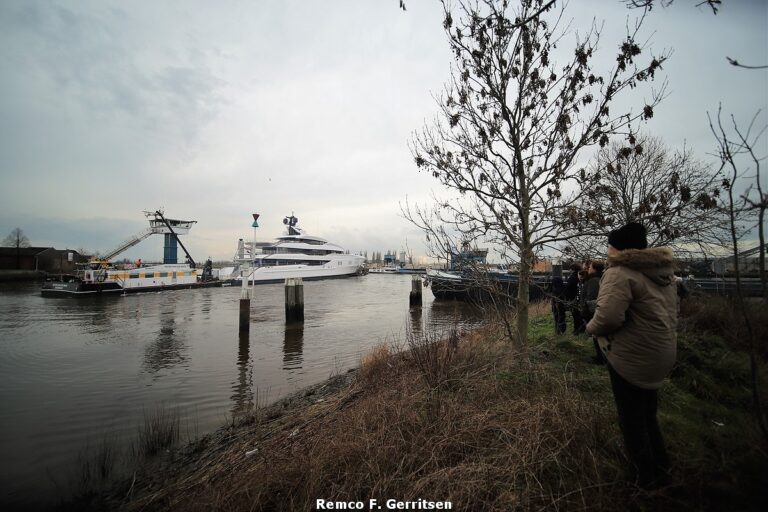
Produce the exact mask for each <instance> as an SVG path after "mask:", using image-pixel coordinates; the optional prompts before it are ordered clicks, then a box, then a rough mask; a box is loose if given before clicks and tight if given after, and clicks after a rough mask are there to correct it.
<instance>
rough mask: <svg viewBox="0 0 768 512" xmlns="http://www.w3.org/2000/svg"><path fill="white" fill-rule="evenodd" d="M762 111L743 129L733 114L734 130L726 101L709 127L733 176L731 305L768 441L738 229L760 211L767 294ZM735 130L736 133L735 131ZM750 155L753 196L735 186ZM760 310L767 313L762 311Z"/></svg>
mask: <svg viewBox="0 0 768 512" xmlns="http://www.w3.org/2000/svg"><path fill="white" fill-rule="evenodd" d="M759 114H760V112H759V111H758V113H757V114H755V116H754V117H753V118H752V121H751V122H750V124H749V126H748V127H747V129H746V131H744V130H741V129H739V126H738V124H737V123H736V120H735V118H734V117H733V115H731V122H732V125H733V126H732V130H733V132H732V133H729V131H728V130H726V128H725V127H724V126H723V122H722V105H721V106H719V107H718V109H717V117H716V119H715V120H713V119H712V117H711V116H710V115H709V113H707V118H708V119H709V127H710V130H712V133H713V134H714V136H715V139H716V141H717V146H718V147H717V156H718V157H719V159H720V166H721V169H723V170H725V171H727V172H728V174H729V177H728V178H726V179H725V180H724V181H723V188H724V189H725V191H726V192H727V195H726V198H725V200H724V202H725V206H726V208H727V211H728V212H729V221H730V222H729V226H730V232H731V242H732V251H733V265H734V274H735V276H736V301H735V303H731V304H730V307H733V308H735V310H736V311H737V312H738V313H741V315H742V317H743V319H744V325H745V326H746V331H747V338H748V339H747V344H748V346H749V359H750V369H751V375H752V398H753V407H754V409H755V416H756V418H757V422H758V425H759V426H760V429H761V431H762V433H763V436H764V438H765V440H766V441H768V420H767V419H766V417H765V414H764V413H763V410H762V399H761V397H760V370H759V360H758V350H759V346H758V339H757V337H756V334H755V330H754V327H753V325H752V309H751V308H749V307H748V305H747V304H746V301H745V300H744V293H743V291H742V288H741V273H740V269H739V247H738V240H739V236H738V233H737V229H736V224H737V212H738V211H739V210H747V211H757V213H758V215H759V221H758V228H759V232H760V233H759V236H760V277H761V283H762V292H763V293H762V295H763V298H765V297H766V289H765V256H764V254H765V239H764V235H763V220H764V218H763V217H764V213H765V208H766V196H765V195H764V194H763V192H762V186H761V185H760V161H761V160H762V158H758V157H757V156H756V154H755V150H754V148H755V145H756V144H757V142H758V141H759V140H760V138H761V137H762V136H763V134H764V133H765V130H766V127H765V126H764V127H762V128H760V129H758V130H757V133H755V132H754V131H753V130H754V129H755V121H756V120H757V117H758V116H759ZM733 134H735V135H733ZM744 157H746V160H747V162H750V163H752V164H754V166H755V176H754V178H756V180H757V191H758V194H759V195H758V198H757V200H753V199H752V198H750V192H751V188H748V189H747V191H746V192H745V193H744V194H741V195H740V196H738V197H737V196H736V195H735V192H734V188H735V186H736V183H737V182H738V181H739V180H740V179H741V178H745V177H746V178H750V177H751V176H749V173H750V172H751V169H750V168H749V167H747V168H745V167H744V165H743V163H742V162H743V160H742V159H743V158H744ZM760 313H763V312H762V311H761V312H760Z"/></svg>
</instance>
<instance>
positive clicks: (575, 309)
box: [571, 304, 584, 334]
mask: <svg viewBox="0 0 768 512" xmlns="http://www.w3.org/2000/svg"><path fill="white" fill-rule="evenodd" d="M571 315H573V334H579V333H582V332H584V318H583V317H582V316H581V308H580V307H579V305H578V304H574V305H572V306H571Z"/></svg>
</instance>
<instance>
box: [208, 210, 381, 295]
mask: <svg viewBox="0 0 768 512" xmlns="http://www.w3.org/2000/svg"><path fill="white" fill-rule="evenodd" d="M298 221H299V219H297V218H296V217H294V216H293V215H291V216H289V217H286V218H285V219H283V224H285V225H286V227H287V228H288V230H287V232H286V234H284V235H283V236H281V237H278V238H277V241H275V242H274V243H271V244H259V243H249V242H244V241H243V240H240V242H239V244H238V248H237V254H236V255H235V262H236V264H243V263H251V262H253V266H254V268H253V269H252V270H251V271H249V272H248V281H249V282H255V283H257V284H258V283H269V282H282V281H283V280H284V279H286V278H289V277H301V278H303V279H325V278H330V277H348V276H353V275H361V274H364V273H366V271H367V270H366V267H365V258H363V257H362V256H358V255H356V254H346V253H345V251H344V249H343V248H341V247H339V246H338V245H335V244H332V243H330V242H328V241H327V240H325V239H323V238H320V237H317V236H311V235H307V234H306V233H305V232H304V230H303V229H301V228H299V227H298V226H297V224H298ZM222 271H223V272H220V273H219V276H221V275H222V273H224V274H226V273H227V271H228V272H230V273H231V275H233V276H234V275H236V274H237V273H238V267H234V268H232V269H226V270H225V269H222ZM238 279H241V278H238Z"/></svg>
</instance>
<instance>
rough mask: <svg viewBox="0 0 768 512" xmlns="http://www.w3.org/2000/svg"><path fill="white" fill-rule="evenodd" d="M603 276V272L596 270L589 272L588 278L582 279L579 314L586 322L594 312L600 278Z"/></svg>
mask: <svg viewBox="0 0 768 512" xmlns="http://www.w3.org/2000/svg"><path fill="white" fill-rule="evenodd" d="M602 277H603V272H602V271H601V272H596V273H594V274H590V275H589V278H587V280H586V281H584V289H583V290H582V294H581V316H582V317H583V318H584V319H585V320H586V321H587V322H588V321H589V320H590V319H591V318H592V315H594V314H595V308H596V307H597V294H598V292H599V291H600V279H602Z"/></svg>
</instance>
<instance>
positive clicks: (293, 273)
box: [238, 265, 362, 284]
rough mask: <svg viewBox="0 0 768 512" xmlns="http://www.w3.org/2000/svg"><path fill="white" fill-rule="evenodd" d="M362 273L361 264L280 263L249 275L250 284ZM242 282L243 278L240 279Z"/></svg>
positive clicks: (340, 276)
mask: <svg viewBox="0 0 768 512" xmlns="http://www.w3.org/2000/svg"><path fill="white" fill-rule="evenodd" d="M358 275H362V270H361V268H360V266H359V265H345V266H339V265H337V266H336V267H335V268H334V267H333V266H332V265H323V266H318V265H278V266H272V267H258V268H257V269H256V270H255V271H254V272H253V273H252V274H251V275H250V276H249V277H248V283H249V284H268V283H282V282H284V281H285V280H286V279H288V278H295V277H300V278H302V279H304V280H305V281H312V280H319V279H339V278H344V277H354V276H358ZM238 282H242V279H240V278H239V279H238Z"/></svg>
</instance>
